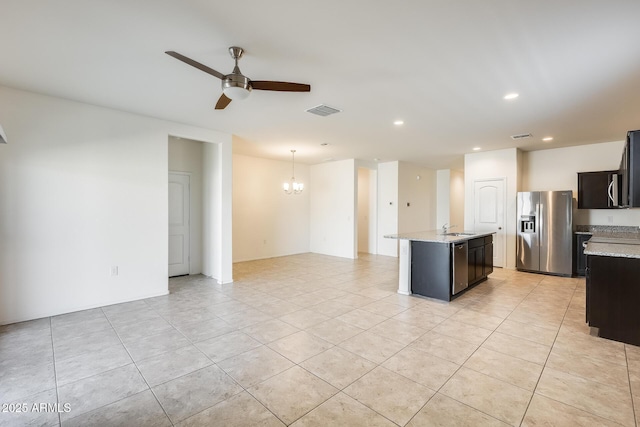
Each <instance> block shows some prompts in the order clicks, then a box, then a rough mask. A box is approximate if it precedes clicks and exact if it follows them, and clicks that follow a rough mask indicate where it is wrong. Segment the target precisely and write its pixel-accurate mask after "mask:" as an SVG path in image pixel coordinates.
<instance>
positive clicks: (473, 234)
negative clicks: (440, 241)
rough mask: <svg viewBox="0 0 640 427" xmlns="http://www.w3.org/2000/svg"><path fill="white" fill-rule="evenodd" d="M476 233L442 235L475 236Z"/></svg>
mask: <svg viewBox="0 0 640 427" xmlns="http://www.w3.org/2000/svg"><path fill="white" fill-rule="evenodd" d="M475 234H476V233H442V235H443V236H475Z"/></svg>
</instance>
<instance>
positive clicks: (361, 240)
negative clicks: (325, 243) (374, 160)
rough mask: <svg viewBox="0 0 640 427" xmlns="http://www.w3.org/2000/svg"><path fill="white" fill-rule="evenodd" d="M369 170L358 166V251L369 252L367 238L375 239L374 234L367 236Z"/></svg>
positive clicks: (368, 225)
mask: <svg viewBox="0 0 640 427" xmlns="http://www.w3.org/2000/svg"><path fill="white" fill-rule="evenodd" d="M370 190H371V171H370V170H369V169H367V168H358V252H371V251H370V250H369V240H375V238H376V236H375V234H374V235H373V236H369V229H370V221H371V218H370V203H371V194H370Z"/></svg>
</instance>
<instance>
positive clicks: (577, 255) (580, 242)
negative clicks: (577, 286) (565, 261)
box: [573, 234, 591, 277]
mask: <svg viewBox="0 0 640 427" xmlns="http://www.w3.org/2000/svg"><path fill="white" fill-rule="evenodd" d="M574 236H575V237H574V245H573V251H574V260H573V265H574V268H573V272H574V273H575V274H576V276H580V277H584V275H585V269H586V268H587V256H586V255H585V254H584V243H585V242H587V241H588V240H589V239H590V238H591V234H575V235H574Z"/></svg>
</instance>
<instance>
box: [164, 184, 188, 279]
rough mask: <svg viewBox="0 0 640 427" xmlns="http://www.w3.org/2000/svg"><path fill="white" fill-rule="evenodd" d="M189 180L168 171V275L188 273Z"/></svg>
mask: <svg viewBox="0 0 640 427" xmlns="http://www.w3.org/2000/svg"><path fill="white" fill-rule="evenodd" d="M189 181H190V177H189V175H187V174H182V173H172V172H169V277H173V276H182V275H185V274H189V231H190V230H189V202H190V188H189Z"/></svg>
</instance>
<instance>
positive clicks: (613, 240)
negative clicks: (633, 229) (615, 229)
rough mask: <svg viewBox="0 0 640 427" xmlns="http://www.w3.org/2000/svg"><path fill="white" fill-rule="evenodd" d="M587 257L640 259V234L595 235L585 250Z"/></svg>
mask: <svg viewBox="0 0 640 427" xmlns="http://www.w3.org/2000/svg"><path fill="white" fill-rule="evenodd" d="M584 253H585V254H587V255H598V256H610V257H617V258H640V234H637V233H635V234H634V233H594V235H593V237H592V238H591V239H590V240H589V241H588V242H587V247H586V248H585V250H584Z"/></svg>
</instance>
